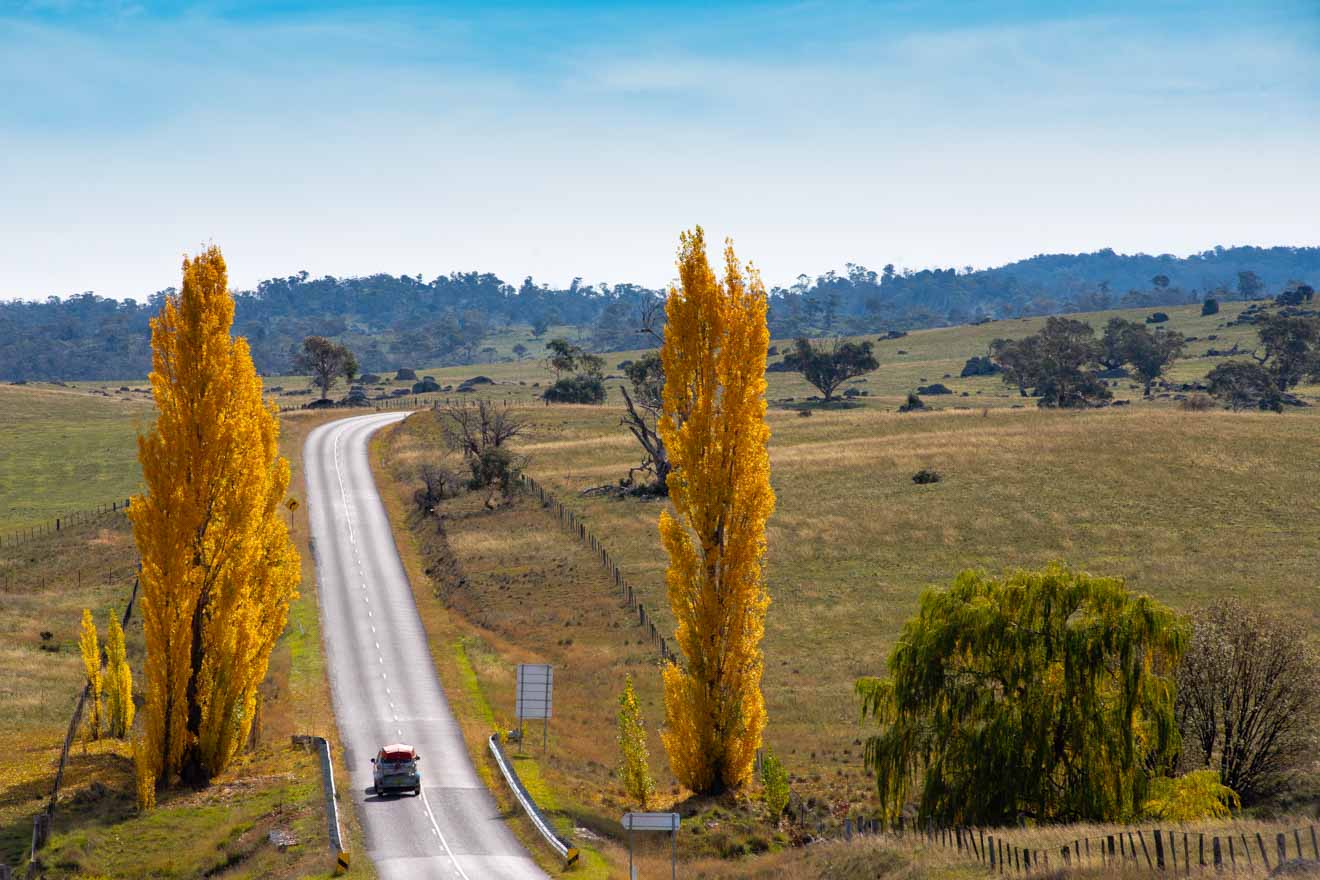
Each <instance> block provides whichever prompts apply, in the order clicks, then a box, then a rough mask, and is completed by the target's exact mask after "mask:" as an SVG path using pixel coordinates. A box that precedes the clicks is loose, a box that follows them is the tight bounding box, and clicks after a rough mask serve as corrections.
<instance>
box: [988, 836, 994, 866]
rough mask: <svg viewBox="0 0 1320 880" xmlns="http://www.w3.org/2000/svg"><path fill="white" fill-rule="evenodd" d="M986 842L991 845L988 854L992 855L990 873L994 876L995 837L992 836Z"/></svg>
mask: <svg viewBox="0 0 1320 880" xmlns="http://www.w3.org/2000/svg"><path fill="white" fill-rule="evenodd" d="M986 840H987V841H989V843H990V847H989V849H987V850H986V852H987V853H989V855H990V873H991V874H993V873H994V872H995V837H994V835H993V834H992V835H990V836H989V837H987V838H986Z"/></svg>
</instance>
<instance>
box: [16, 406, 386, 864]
mask: <svg viewBox="0 0 1320 880" xmlns="http://www.w3.org/2000/svg"><path fill="white" fill-rule="evenodd" d="M23 390H24V391H25V392H27V391H30V389H23ZM62 393H65V394H68V392H62ZM69 396H70V397H75V399H78V400H81V401H82V405H83V406H87V405H88V403H87V397H86V396H85V395H83V396H78V397H76V396H75V395H72V394H69ZM99 404H100V401H96V400H92V401H91V404H90V405H92V406H97V405H99ZM77 412H78V410H77V408H76V407H74V408H71V409H69V410H68V413H69V414H70V417H72V418H75V419H76V417H77ZM338 415H342V414H336V415H333V416H332V415H328V414H310V413H309V414H306V415H303V414H299V415H298V416H296V417H294V418H292V419H289V418H286V419H285V420H284V436H283V438H282V448H283V451H284V454H285V455H287V456H289V457H290V460H291V462H293V464H294V467H295V483H294V486H293V488H292V490H291V491H292V493H293V494H295V495H296V496H299V497H300V496H301V494H302V489H301V485H300V480H299V477H298V475H297V473H296V472H297V469H298V466H299V464H300V461H301V455H300V451H301V446H302V441H303V439H304V438H305V436H306V432H307V430H308V429H309V428H310V427H311V426H312V425H314V424H316V423H319V422H321V421H325V420H326V419H327V418H333V417H337V416H338ZM129 430H130V432H131V430H132V428H131V425H130V427H129ZM130 448H131V446H130ZM58 452H59V451H58V449H51V450H48V453H47V454H48V455H51V456H58ZM106 463H107V462H106V460H104V459H103V460H102V466H105V465H106ZM133 467H134V469H135V468H136V462H133ZM134 473H136V470H134ZM91 502H92V499H91V498H90V497H89V498H86V499H79V498H74V499H73V506H74V507H77V506H79V505H80V504H90V503H91ZM304 513H305V510H304V511H299V515H298V517H297V518H296V519H295V528H294V536H295V540H296V541H297V542H298V544H299V548H300V551H301V552H302V553H303V563H304V573H305V576H304V582H303V584H302V586H301V587H300V592H301V597H300V598H299V599H298V600H297V602H295V603H294V605H293V607H292V608H291V610H290V623H289V627H288V628H287V630H286V631H285V633H284V636H283V637H282V638H281V640H280V643H279V645H278V646H277V648H276V650H275V652H274V654H273V655H272V657H271V665H270V671H269V675H268V678H267V681H266V682H265V683H264V684H263V686H262V694H263V707H262V714H261V716H260V723H259V732H258V737H257V746H256V748H255V749H254V750H252V751H251V752H250V753H248V754H245V755H244V756H243V757H242V758H241V759H240V760H239V761H238V762H237V763H236V764H235V766H233V767H232V768H230V770H228V771H227V772H226V773H225V774H223V775H222V776H221V777H220V778H219V779H217V780H216V781H215V784H214V785H212V786H211V787H210V788H208V789H205V790H203V791H200V792H193V791H188V790H178V791H171V792H168V793H165V794H163V795H162V797H161V799H160V802H159V805H158V807H157V809H156V810H155V811H153V812H151V813H149V814H146V815H138V814H137V811H136V807H135V804H134V795H133V781H132V774H133V771H132V761H131V755H130V751H129V748H128V744H127V743H123V742H115V741H101V742H99V743H91V744H89V745H86V746H84V745H83V744H81V743H79V744H78V745H76V746H75V747H74V749H73V751H72V753H71V756H70V762H69V767H68V769H67V770H66V773H65V781H64V789H63V793H62V795H61V802H60V805H59V808H58V810H57V812H56V816H55V823H54V832H55V833H54V836H53V837H52V839H51V842H50V844H49V845H48V847H47V848H46V849H44V850H43V851H42V852H41V854H40V857H41V861H42V864H43V866H44V873H43V876H50V877H63V876H87V875H94V876H109V877H133V878H137V877H195V876H201V875H208V876H217V877H238V876H251V877H257V876H260V877H275V878H289V877H303V876H328V875H329V873H330V870H331V868H332V866H333V855H332V854H331V853H330V851H329V848H328V841H327V832H326V821H325V812H324V802H323V797H322V791H321V782H320V770H319V762H318V761H317V759H316V757H315V755H314V754H307V753H304V752H302V751H300V750H295V749H291V748H290V747H289V735H290V734H291V733H294V732H308V733H320V734H323V735H327V736H331V737H333V735H334V719H333V716H332V715H331V713H330V701H329V694H328V689H327V686H326V683H325V677H324V672H323V660H322V653H321V643H320V632H319V623H318V615H317V612H316V595H315V580H314V573H313V570H312V563H311V558H310V554H309V553H308V552H307V548H306V520H305V516H304V515H303V514H304ZM135 565H136V554H135V550H134V547H133V542H132V536H131V531H130V529H129V527H128V523H127V519H126V518H125V517H124V516H123V514H106V515H105V516H103V517H102V518H101V521H100V522H98V523H96V524H95V525H94V526H92V527H76V528H72V529H67V530H65V531H62V532H61V533H60V534H59V535H58V536H52V537H49V538H42V539H38V540H36V541H33V542H30V543H27V544H23V545H21V546H20V547H17V548H13V549H11V548H5V549H4V551H3V552H0V597H2V598H0V627H2V628H3V629H4V631H6V632H13V633H15V634H16V637H15V639H14V640H13V641H12V642H11V643H9V644H7V645H6V646H5V648H4V649H3V650H0V698H2V699H0V702H3V704H4V706H5V708H6V711H5V713H4V715H3V717H0V860H3V861H5V862H7V863H9V864H21V863H22V862H23V861H26V850H27V847H28V844H29V843H30V838H31V827H32V824H31V823H32V816H33V815H34V814H35V813H37V812H38V811H39V810H41V809H42V808H44V806H45V802H46V799H47V798H48V797H49V793H50V785H51V782H52V780H53V777H54V769H55V762H56V761H57V759H58V755H59V747H60V744H61V743H62V742H63V738H64V734H65V730H66V728H67V725H68V719H69V714H70V713H71V711H72V709H73V706H74V703H75V702H76V699H77V696H78V693H79V692H80V689H81V686H82V668H81V660H80V657H79V654H78V647H77V633H78V625H79V620H80V615H81V609H82V608H83V607H90V608H92V610H93V613H94V614H95V616H96V620H97V623H98V625H101V626H104V622H105V620H106V615H107V613H108V612H109V610H110V609H112V608H116V609H120V610H122V608H123V605H124V603H125V602H126V601H127V599H128V592H129V588H130V586H131V583H132V578H131V573H132V571H133V569H134V567H135ZM111 573H113V574H111ZM107 575H110V576H109V577H107ZM43 631H48V632H50V633H51V636H50V638H48V639H43V638H42V635H41V633H42V632H43ZM127 642H128V655H129V661H130V664H131V666H132V668H133V671H134V676H135V687H136V690H137V691H138V694H137V697H138V702H139V704H140V703H141V687H142V661H143V647H142V628H141V619H140V617H139V616H138V615H137V614H136V613H135V615H134V617H133V619H132V621H131V622H130V625H129V627H128V630H127ZM11 708H12V709H13V711H10V709H11ZM345 778H346V777H345ZM341 809H344V810H346V811H347V812H346V815H347V817H348V819H349V822H348V828H347V829H346V831H347V833H348V834H349V837H350V840H353V839H354V835H356V833H357V832H356V826H355V825H353V823H352V820H351V804H350V803H348V802H345V803H342V804H341ZM277 830H278V831H282V832H286V833H288V834H289V835H291V836H292V837H293V839H295V840H296V841H297V843H296V844H295V845H294V846H291V847H289V848H288V849H287V850H284V851H281V850H280V849H279V848H278V847H276V846H275V845H273V844H272V843H270V842H269V840H268V834H269V832H271V831H277ZM354 848H357V847H356V846H355V847H354ZM372 873H373V872H372V869H371V865H370V863H369V862H368V861H367V860H365V859H361V858H359V859H358V860H357V863H356V864H355V865H354V870H353V874H354V875H355V876H372Z"/></svg>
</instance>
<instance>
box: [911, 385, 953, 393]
mask: <svg viewBox="0 0 1320 880" xmlns="http://www.w3.org/2000/svg"><path fill="white" fill-rule="evenodd" d="M917 393H918V394H952V393H953V389H952V388H950V387H949V386H947V385H945V384H944V383H943V382H936V383H935V384H933V385H922V386H921V387H920V388H918V389H917Z"/></svg>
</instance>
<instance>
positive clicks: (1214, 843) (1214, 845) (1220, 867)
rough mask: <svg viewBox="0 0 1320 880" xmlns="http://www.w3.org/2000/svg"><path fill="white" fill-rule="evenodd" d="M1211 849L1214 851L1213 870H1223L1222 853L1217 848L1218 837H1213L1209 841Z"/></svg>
mask: <svg viewBox="0 0 1320 880" xmlns="http://www.w3.org/2000/svg"><path fill="white" fill-rule="evenodd" d="M1210 844H1211V849H1212V850H1213V851H1214V859H1215V870H1216V871H1218V872H1222V871H1223V870H1224V853H1223V851H1222V850H1221V849H1220V848H1219V837H1218V836H1216V837H1214V838H1213V839H1212V840H1211V841H1210Z"/></svg>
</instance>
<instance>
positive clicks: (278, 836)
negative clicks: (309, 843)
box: [266, 828, 298, 852]
mask: <svg viewBox="0 0 1320 880" xmlns="http://www.w3.org/2000/svg"><path fill="white" fill-rule="evenodd" d="M266 839H267V840H269V841H270V842H271V844H273V845H274V846H277V847H279V848H280V852H283V851H284V850H285V849H287V848H288V847H291V846H297V845H298V838H296V837H294V836H293V834H292V833H291V832H290V831H288V830H287V829H285V828H272V829H271V830H270V833H269V834H267V835H266Z"/></svg>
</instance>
